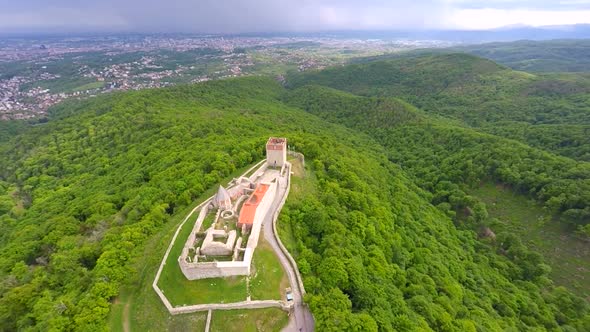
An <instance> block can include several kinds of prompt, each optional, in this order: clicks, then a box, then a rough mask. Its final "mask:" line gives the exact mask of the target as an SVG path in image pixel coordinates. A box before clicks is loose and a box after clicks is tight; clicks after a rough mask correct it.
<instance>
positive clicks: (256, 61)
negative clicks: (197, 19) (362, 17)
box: [0, 35, 451, 120]
mask: <svg viewBox="0 0 590 332" xmlns="http://www.w3.org/2000/svg"><path fill="white" fill-rule="evenodd" d="M446 46H451V43H449V42H444V41H437V40H393V41H392V40H381V39H342V38H329V37H318V38H303V37H293V38H289V37H269V38H263V37H217V36H196V37H192V36H183V35H180V36H110V37H84V38H82V37H80V38H46V39H4V40H0V120H9V119H29V118H35V117H37V118H39V117H44V116H45V115H46V114H47V111H48V109H49V108H50V107H51V106H53V105H55V104H57V103H59V102H61V101H63V100H65V99H68V98H89V97H95V96H97V95H99V94H102V93H108V92H112V91H120V90H140V89H149V88H159V87H165V86H170V85H174V84H178V83H199V82H204V81H208V80H212V79H223V78H229V77H237V76H243V75H273V76H276V77H279V78H280V77H281V76H282V74H285V73H286V72H287V71H290V70H296V71H305V70H312V69H321V68H324V67H326V66H334V65H340V64H344V63H346V62H348V61H349V60H350V59H351V58H355V57H363V56H374V55H380V54H384V53H391V52H399V51H403V50H409V49H415V48H426V47H446Z"/></svg>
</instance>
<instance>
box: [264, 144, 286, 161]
mask: <svg viewBox="0 0 590 332" xmlns="http://www.w3.org/2000/svg"><path fill="white" fill-rule="evenodd" d="M286 161H287V139H286V138H279V137H271V138H269V139H268V142H266V163H267V164H268V166H270V167H282V166H283V164H285V162H286Z"/></svg>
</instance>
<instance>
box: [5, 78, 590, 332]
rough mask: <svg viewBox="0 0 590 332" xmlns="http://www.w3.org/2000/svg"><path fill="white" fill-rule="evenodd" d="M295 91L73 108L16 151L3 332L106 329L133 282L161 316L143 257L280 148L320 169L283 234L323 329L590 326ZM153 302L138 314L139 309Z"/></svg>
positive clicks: (171, 93) (197, 90) (166, 96)
mask: <svg viewBox="0 0 590 332" xmlns="http://www.w3.org/2000/svg"><path fill="white" fill-rule="evenodd" d="M290 93H291V92H287V91H285V90H284V89H283V88H282V87H281V86H280V85H279V84H277V83H276V82H274V81H272V80H270V79H264V78H242V79H235V80H227V81H219V82H210V83H206V84H200V85H194V86H178V87H174V88H168V89H161V90H148V91H139V92H130V93H124V94H115V95H106V96H102V97H99V98H96V99H91V100H87V101H81V102H80V101H73V102H70V103H66V104H62V105H61V106H60V109H57V110H55V112H56V113H54V114H56V116H55V118H54V119H52V120H50V121H49V122H48V123H47V124H45V125H42V126H37V127H30V128H27V129H25V130H24V131H22V132H21V133H20V134H16V135H14V136H12V138H10V139H9V140H8V141H7V142H5V143H1V144H0V170H1V171H0V214H1V216H0V250H1V252H2V255H1V256H0V330H3V331H14V330H63V331H99V330H106V323H105V319H106V317H107V315H108V314H109V309H110V305H111V303H112V302H114V301H115V300H116V298H117V296H118V294H119V290H120V287H121V286H122V285H126V287H130V288H133V289H136V292H137V294H142V296H145V297H150V299H153V301H157V298H156V295H155V293H153V292H151V291H149V292H147V293H141V292H140V290H141V289H151V288H150V286H149V284H150V283H151V281H152V280H153V275H143V274H142V273H143V272H142V271H144V270H146V269H147V270H148V271H154V269H153V267H148V266H142V265H141V264H138V263H139V262H153V261H157V259H145V257H142V253H143V247H144V246H145V244H146V242H147V241H148V240H150V239H153V238H154V237H157V236H162V234H161V232H162V229H163V228H164V225H165V224H166V223H167V222H169V221H170V220H171V218H173V217H174V218H178V213H179V211H183V210H184V209H185V208H186V207H187V206H188V205H191V204H194V201H195V200H197V199H198V198H199V197H202V195H203V193H204V191H205V190H206V189H207V188H210V187H214V186H216V185H217V184H219V182H220V181H221V179H223V178H226V177H228V176H230V175H231V174H235V172H236V171H237V170H238V169H242V168H244V167H247V166H248V165H250V164H252V163H254V162H256V161H257V160H260V159H261V158H263V147H264V142H265V140H266V139H267V138H268V136H270V135H278V136H286V137H288V139H289V142H290V145H291V146H292V147H293V148H294V149H296V150H298V151H301V152H303V153H304V154H305V156H306V165H307V168H308V169H307V172H308V173H307V175H306V177H305V178H304V179H302V180H300V181H302V182H300V183H303V184H302V185H303V188H305V190H302V191H299V192H298V193H293V195H290V197H289V200H288V201H287V205H286V206H285V208H284V212H283V213H282V214H281V220H280V222H279V225H280V227H281V228H282V229H283V231H286V232H290V233H291V234H292V236H293V241H292V243H294V245H295V248H293V249H294V253H295V255H296V259H297V261H298V265H299V266H300V269H301V272H302V274H303V279H304V283H305V285H306V290H307V291H308V292H309V294H308V296H307V297H306V301H307V302H308V303H309V305H310V307H311V309H312V312H313V314H314V317H315V319H316V324H317V325H316V326H317V329H318V330H319V331H347V330H351V331H353V330H354V331H394V330H399V331H415V330H448V331H452V330H460V331H478V330H505V329H514V330H527V329H547V330H575V329H577V330H588V329H590V308H589V306H588V303H587V302H585V301H584V300H583V299H582V298H580V297H577V296H576V295H574V294H572V293H571V292H569V291H568V290H566V289H565V288H563V287H555V286H554V285H553V283H552V282H551V280H550V279H549V278H548V271H549V269H548V267H547V266H546V265H545V264H544V263H543V261H542V259H541V258H540V257H539V256H538V255H536V254H535V253H532V252H530V251H528V250H527V249H526V248H525V247H524V246H523V245H522V244H521V243H520V242H519V241H518V240H517V239H514V237H511V236H510V235H509V234H498V238H500V239H501V240H500V241H498V242H496V243H497V244H494V243H491V242H489V241H487V240H486V239H483V240H480V239H478V237H477V234H476V233H475V232H474V231H472V230H470V229H468V228H462V227H456V226H455V225H454V223H453V219H452V216H450V215H449V214H450V213H449V209H447V210H445V209H442V208H440V207H438V208H437V207H435V206H434V205H433V204H432V202H433V199H432V194H430V193H429V192H428V191H425V190H423V189H420V188H419V186H422V187H427V186H426V185H425V183H426V182H428V181H429V180H428V176H431V174H430V173H429V174H430V175H426V174H425V176H424V177H421V176H420V175H419V174H416V173H411V172H410V173H407V172H406V170H404V168H407V164H406V165H402V166H403V167H400V166H399V165H397V164H396V162H397V161H398V160H396V157H395V155H394V154H392V150H391V149H390V146H391V144H393V142H392V141H391V140H387V141H385V140H383V141H382V140H381V138H379V139H376V138H377V137H380V136H373V137H371V136H369V135H366V134H363V133H361V132H359V131H356V130H355V129H351V128H353V126H352V124H351V123H349V122H346V121H345V124H347V125H349V126H351V128H345V127H344V126H341V125H339V124H334V123H331V121H332V120H334V119H329V120H330V121H327V120H324V119H323V117H326V116H325V115H321V114H320V115H321V117H319V116H315V115H313V114H311V113H309V112H306V111H305V110H304V108H305V109H307V110H308V111H310V112H312V113H318V114H319V113H320V112H319V111H318V112H316V111H313V110H312V109H309V107H307V106H304V105H301V106H300V105H298V104H297V100H298V96H296V95H293V96H290V97H289V94H290ZM309 93H310V98H312V100H317V96H315V95H313V91H309ZM301 96H302V94H300V95H299V97H301ZM285 98H287V99H285ZM330 98H331V99H330V103H331V104H334V103H341V104H342V105H343V110H344V109H345V108H346V107H347V105H350V103H351V102H356V103H358V104H357V105H356V106H355V109H356V108H363V107H368V108H371V109H372V108H373V107H374V106H376V108H377V109H382V110H385V111H387V110H393V112H394V114H395V116H396V117H397V118H396V119H397V120H396V121H399V122H400V123H401V122H404V123H407V125H404V126H401V127H400V129H399V130H402V129H401V128H405V129H403V130H407V131H408V135H419V134H422V133H424V132H423V131H422V132H421V131H417V134H415V133H413V129H412V128H413V126H421V125H422V123H424V122H428V121H430V120H428V119H426V117H425V115H424V114H421V113H420V112H419V111H417V110H415V109H413V108H412V107H411V106H409V105H407V104H405V103H404V102H401V101H397V100H383V101H382V100H373V99H369V100H368V101H367V100H364V99H363V100H360V99H358V100H357V98H358V97H354V96H350V95H345V94H343V93H335V94H332V95H331V96H330ZM343 112H348V110H344V111H343ZM340 114H344V113H340ZM59 115H61V116H59ZM66 115H67V116H66ZM348 116H350V117H354V115H353V114H350V113H349V114H348V115H347V117H348ZM326 118H327V117H326ZM371 118H373V116H371ZM388 118H389V117H383V118H380V119H377V122H379V123H381V122H383V125H382V126H381V128H382V130H383V131H389V130H390V129H389V128H390V125H389V124H391V125H392V126H393V127H395V126H394V123H391V122H389V123H387V122H385V121H386V120H387V119H388ZM361 120H362V118H359V117H356V118H355V122H359V123H361ZM358 128H359V129H362V128H361V127H358ZM392 137H394V138H395V136H392ZM384 138H385V137H383V139H384ZM392 139H393V138H392ZM408 139H411V140H415V139H416V142H419V140H417V138H416V136H409V138H408ZM431 139H432V138H429V137H425V141H424V142H425V145H424V147H423V148H426V146H428V145H429V144H431V141H430V140H431ZM452 139H454V138H452V137H451V138H449V140H452ZM407 148H408V149H410V148H412V146H410V145H408V147H407ZM581 171H583V170H580V172H581ZM570 172H572V171H571V170H570ZM418 179H422V180H420V181H418ZM415 181H416V182H415ZM441 183H442V182H441ZM417 184H418V185H419V186H418V185H417ZM449 185H451V184H449ZM449 190H450V191H451V195H454V196H457V195H459V194H458V192H457V191H453V189H452V188H451V189H449ZM457 197H459V198H460V196H457ZM449 201H450V202H455V201H454V200H453V199H451V200H449ZM477 213H480V212H477ZM162 248H165V246H162ZM163 250H165V249H163ZM161 254H163V251H162V253H161ZM140 274H141V275H142V276H141V277H139V275H140ZM146 302H149V301H148V300H147V298H136V299H135V300H133V301H132V305H133V306H136V309H134V311H136V312H143V311H142V309H143V307H142V306H143V305H145V303H146ZM161 310H162V311H164V312H165V308H164V307H163V306H161ZM144 319H148V320H149V319H151V318H150V317H145V318H144ZM178 319H182V317H180V318H178Z"/></svg>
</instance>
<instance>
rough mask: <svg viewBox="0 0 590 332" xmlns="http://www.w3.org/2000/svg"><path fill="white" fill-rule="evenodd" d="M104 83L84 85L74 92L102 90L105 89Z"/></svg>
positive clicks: (76, 88)
mask: <svg viewBox="0 0 590 332" xmlns="http://www.w3.org/2000/svg"><path fill="white" fill-rule="evenodd" d="M104 84H105V83H104V82H90V83H87V84H83V85H80V86H77V87H75V88H74V89H72V91H74V92H75V91H85V90H93V89H100V88H102V87H104Z"/></svg>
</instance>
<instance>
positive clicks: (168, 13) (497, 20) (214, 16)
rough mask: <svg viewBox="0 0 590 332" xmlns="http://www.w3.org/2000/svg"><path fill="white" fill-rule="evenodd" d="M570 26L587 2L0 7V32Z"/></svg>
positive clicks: (266, 0) (18, 1)
mask: <svg viewBox="0 0 590 332" xmlns="http://www.w3.org/2000/svg"><path fill="white" fill-rule="evenodd" d="M576 23H590V0H555V1H551V0H516V1H510V0H389V1H387V0H315V1H314V0H241V1H240V0H0V33H2V32H14V31H63V32H74V33H75V32H92V31H97V32H100V31H116V32H126V31H136V32H202V33H235V32H279V31H280V32H285V31H328V30H373V29H374V30H388V29H490V28H497V27H503V26H507V25H517V24H522V25H531V26H541V25H562V24H576Z"/></svg>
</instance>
